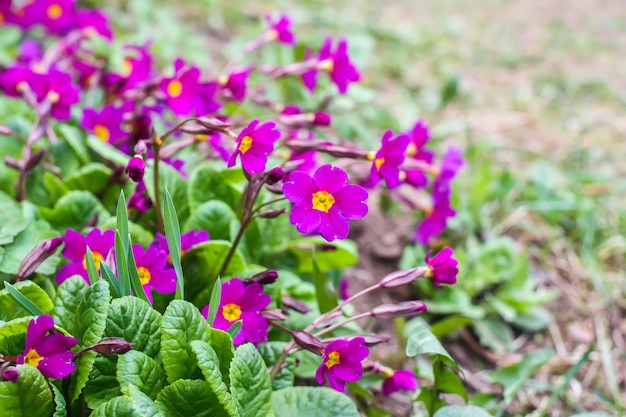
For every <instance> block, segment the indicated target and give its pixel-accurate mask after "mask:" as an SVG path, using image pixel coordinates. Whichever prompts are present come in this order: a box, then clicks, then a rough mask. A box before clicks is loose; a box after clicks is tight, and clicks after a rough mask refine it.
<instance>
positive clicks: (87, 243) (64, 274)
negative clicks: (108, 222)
mask: <svg viewBox="0 0 626 417" xmlns="http://www.w3.org/2000/svg"><path fill="white" fill-rule="evenodd" d="M63 240H64V241H65V247H64V248H63V252H62V254H63V256H65V257H66V258H67V259H69V260H70V261H74V262H71V263H68V264H67V265H65V266H63V268H61V269H60V270H59V272H58V273H57V278H56V281H57V284H61V283H62V282H63V281H65V280H66V279H68V278H69V277H71V276H72V275H80V276H81V277H83V278H84V279H85V281H87V282H89V280H88V278H87V263H86V261H85V254H86V252H87V247H89V249H90V250H91V253H92V255H93V260H94V263H95V264H96V269H97V270H98V271H100V263H101V262H104V261H105V260H106V259H107V257H108V256H109V252H110V251H111V249H113V246H114V245H115V231H113V230H105V231H101V230H100V229H93V230H92V231H91V232H89V233H88V234H87V236H83V235H81V234H80V233H78V232H77V231H75V230H72V229H67V230H66V231H65V237H64V238H63Z"/></svg>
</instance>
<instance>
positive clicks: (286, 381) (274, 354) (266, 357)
mask: <svg viewBox="0 0 626 417" xmlns="http://www.w3.org/2000/svg"><path fill="white" fill-rule="evenodd" d="M286 345H287V343H286V342H268V343H263V344H262V345H260V346H259V353H260V354H261V356H262V357H263V361H264V362H265V365H267V367H268V368H269V367H270V366H273V365H274V364H275V363H276V361H277V360H278V357H279V356H280V355H281V353H282V352H283V349H284V348H285V346H286ZM283 365H285V366H283V367H282V368H281V369H280V371H279V372H278V374H277V375H276V377H275V378H274V381H273V382H272V389H273V390H274V391H276V390H279V389H283V388H289V387H291V386H293V382H294V379H295V374H294V367H295V366H296V358H294V357H293V355H289V356H288V357H287V360H286V361H285V363H284V364H283Z"/></svg>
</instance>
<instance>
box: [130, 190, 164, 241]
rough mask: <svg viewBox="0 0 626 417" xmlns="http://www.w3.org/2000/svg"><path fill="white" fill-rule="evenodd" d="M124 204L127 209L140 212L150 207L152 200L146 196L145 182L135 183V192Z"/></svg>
mask: <svg viewBox="0 0 626 417" xmlns="http://www.w3.org/2000/svg"><path fill="white" fill-rule="evenodd" d="M126 206H127V207H128V209H129V210H137V211H138V212H140V213H143V212H145V211H148V210H150V209H151V208H152V200H150V197H149V196H148V191H147V189H146V183H145V182H144V181H140V182H139V183H138V184H137V188H135V192H134V193H133V194H132V195H131V196H130V198H129V199H128V203H126ZM157 235H158V233H157Z"/></svg>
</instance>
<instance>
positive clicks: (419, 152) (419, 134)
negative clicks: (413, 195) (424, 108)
mask: <svg viewBox="0 0 626 417" xmlns="http://www.w3.org/2000/svg"><path fill="white" fill-rule="evenodd" d="M409 137H410V138H411V143H409V146H408V147H407V149H406V156H407V157H409V158H410V159H415V160H418V161H422V162H425V163H427V164H432V162H433V159H434V158H435V153H434V152H433V151H431V150H428V149H425V148H424V146H425V145H426V142H428V140H429V139H430V132H429V129H428V126H427V125H426V123H424V122H423V121H422V120H419V121H418V122H417V123H416V124H415V126H414V127H413V130H411V132H409ZM405 173H406V178H405V181H406V182H407V183H409V184H412V185H413V186H415V187H417V188H423V187H426V186H427V185H428V177H427V176H426V174H425V173H424V171H423V170H421V169H407V170H406V171H405Z"/></svg>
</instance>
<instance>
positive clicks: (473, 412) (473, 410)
mask: <svg viewBox="0 0 626 417" xmlns="http://www.w3.org/2000/svg"><path fill="white" fill-rule="evenodd" d="M433 417H492V416H491V414H489V413H488V412H487V411H485V410H483V409H482V408H480V407H477V406H475V405H447V406H445V407H441V408H440V409H439V410H437V412H436V413H435V415H434V416H433Z"/></svg>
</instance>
